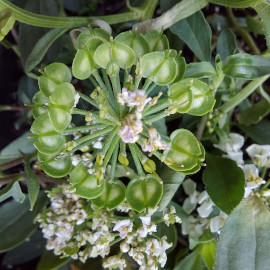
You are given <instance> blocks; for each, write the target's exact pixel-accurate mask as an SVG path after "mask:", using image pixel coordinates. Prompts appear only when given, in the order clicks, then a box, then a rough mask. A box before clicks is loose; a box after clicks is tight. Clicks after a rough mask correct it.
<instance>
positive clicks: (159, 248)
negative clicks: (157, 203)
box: [113, 216, 172, 270]
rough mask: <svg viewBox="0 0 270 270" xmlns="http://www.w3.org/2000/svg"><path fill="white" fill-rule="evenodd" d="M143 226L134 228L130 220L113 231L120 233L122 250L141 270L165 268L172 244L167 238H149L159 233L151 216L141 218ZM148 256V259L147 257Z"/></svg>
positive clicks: (122, 221) (123, 221) (120, 222)
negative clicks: (168, 251) (167, 251)
mask: <svg viewBox="0 0 270 270" xmlns="http://www.w3.org/2000/svg"><path fill="white" fill-rule="evenodd" d="M140 220H141V226H140V227H139V228H134V224H133V222H132V221H131V220H130V219H125V220H121V221H119V222H117V223H116V224H115V226H114V228H113V231H118V232H119V233H120V237H121V238H122V239H123V241H122V242H121V244H120V249H121V251H122V252H123V253H126V252H128V255H129V256H130V257H132V258H133V259H134V261H136V262H137V263H138V264H139V266H140V268H139V269H140V270H144V269H153V270H158V269H159V265H160V266H161V267H164V265H165V264H166V261H167V254H166V250H167V249H169V248H170V247H172V243H168V242H167V241H166V240H167V238H166V236H163V237H162V238H161V239H156V238H150V239H149V238H148V239H147V241H146V242H145V238H146V237H147V236H151V235H152V234H153V233H155V232H157V225H156V224H155V223H154V222H153V221H151V217H150V216H145V217H140ZM144 254H146V255H147V258H146V257H145V255H144Z"/></svg>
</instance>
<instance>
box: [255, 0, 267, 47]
mask: <svg viewBox="0 0 270 270" xmlns="http://www.w3.org/2000/svg"><path fill="white" fill-rule="evenodd" d="M261 2H262V3H259V4H256V5H253V6H252V7H253V8H254V9H255V10H256V11H257V13H258V14H259V16H260V18H261V19H262V23H263V26H264V27H263V28H264V34H265V38H266V43H267V46H268V49H270V3H269V1H268V2H267V1H261Z"/></svg>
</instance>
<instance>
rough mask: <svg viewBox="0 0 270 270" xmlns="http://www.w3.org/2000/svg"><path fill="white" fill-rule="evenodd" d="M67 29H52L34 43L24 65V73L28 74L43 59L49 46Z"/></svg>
mask: <svg viewBox="0 0 270 270" xmlns="http://www.w3.org/2000/svg"><path fill="white" fill-rule="evenodd" d="M67 30H68V29H61V28H60V29H57V28H56V29H52V30H50V31H49V32H48V33H46V34H45V35H44V36H43V37H42V38H40V39H39V41H38V42H37V43H36V45H35V47H34V49H33V50H32V52H31V53H30V55H29V56H28V58H27V60H26V63H25V71H26V72H27V73H28V72H30V71H31V70H33V69H34V68H35V67H36V66H37V65H38V64H39V63H40V62H41V60H42V59H43V57H44V56H45V54H46V53H47V51H48V50H49V48H50V47H51V45H52V44H53V43H54V42H55V41H56V40H57V39H58V38H59V37H61V36H62V35H63V34H64V33H65V32H66V31H67Z"/></svg>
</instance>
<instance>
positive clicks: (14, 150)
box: [0, 131, 35, 164]
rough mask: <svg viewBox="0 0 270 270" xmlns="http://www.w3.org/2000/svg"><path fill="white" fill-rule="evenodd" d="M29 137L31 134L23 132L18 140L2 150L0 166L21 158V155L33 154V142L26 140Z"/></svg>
mask: <svg viewBox="0 0 270 270" xmlns="http://www.w3.org/2000/svg"><path fill="white" fill-rule="evenodd" d="M29 135H31V132H29V131H27V132H25V133H24V134H23V135H21V136H20V137H19V138H17V139H16V140H14V141H13V142H11V143H10V144H9V145H7V146H6V147H5V148H4V149H2V151H1V152H0V164H4V163H7V162H9V161H12V160H14V159H17V158H19V157H21V156H22V153H24V154H31V153H33V152H35V148H34V146H33V140H32V139H29V138H28V136H29Z"/></svg>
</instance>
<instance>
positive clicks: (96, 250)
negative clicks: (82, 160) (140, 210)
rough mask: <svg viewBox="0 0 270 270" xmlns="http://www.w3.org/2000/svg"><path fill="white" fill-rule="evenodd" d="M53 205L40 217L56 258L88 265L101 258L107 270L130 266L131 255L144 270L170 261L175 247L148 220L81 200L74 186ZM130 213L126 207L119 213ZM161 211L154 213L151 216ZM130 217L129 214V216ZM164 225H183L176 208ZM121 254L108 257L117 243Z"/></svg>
mask: <svg viewBox="0 0 270 270" xmlns="http://www.w3.org/2000/svg"><path fill="white" fill-rule="evenodd" d="M48 197H49V198H50V200H51V205H50V207H49V208H48V209H46V210H45V211H44V212H43V213H42V214H40V215H39V216H38V217H37V221H38V222H39V226H40V228H41V229H42V233H43V235H44V237H45V238H46V239H47V245H46V248H47V249H48V250H53V252H54V253H55V254H56V255H60V256H64V257H71V258H73V259H79V260H80V261H81V262H83V263H84V262H85V261H86V260H87V259H88V258H95V257H97V256H101V257H102V258H104V260H103V267H104V268H109V269H116V268H119V269H120V270H123V269H125V268H126V266H127V263H126V261H125V259H123V258H122V254H123V253H127V254H128V255H129V256H130V257H132V258H133V259H134V260H135V262H137V263H138V265H139V266H140V268H139V269H140V270H143V269H153V270H155V269H159V267H164V265H165V264H166V261H167V255H166V250H168V249H169V248H170V247H171V246H172V243H168V242H167V240H166V237H165V236H163V237H162V238H160V237H159V236H158V235H157V234H155V233H157V225H156V224H155V222H154V221H152V220H151V216H150V214H149V215H148V216H141V217H140V218H138V217H133V216H132V215H131V217H129V216H130V214H131V213H129V216H126V217H124V216H123V215H121V216H117V215H115V213H114V212H112V211H105V210H103V209H99V208H97V207H96V206H94V205H92V204H91V203H90V202H89V201H88V200H85V199H81V198H79V197H78V196H77V195H75V194H74V192H73V191H72V190H71V191H70V186H68V185H60V186H59V187H57V188H55V189H53V190H52V191H51V192H49V193H48ZM119 210H120V211H123V213H126V212H127V211H129V209H128V208H127V207H126V206H125V204H123V205H120V206H119V207H118V211H119ZM155 210H157V209H153V211H151V214H153V212H155ZM125 215H126V214H125ZM161 222H165V224H167V225H170V224H174V223H177V222H178V223H180V222H181V219H180V218H179V217H178V216H177V215H176V210H175V208H174V207H173V206H171V207H170V209H168V210H165V211H164V212H163V216H162V218H161ZM120 241H121V243H120V253H119V254H118V255H114V256H108V255H109V253H110V251H111V245H112V244H113V243H117V242H120Z"/></svg>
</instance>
